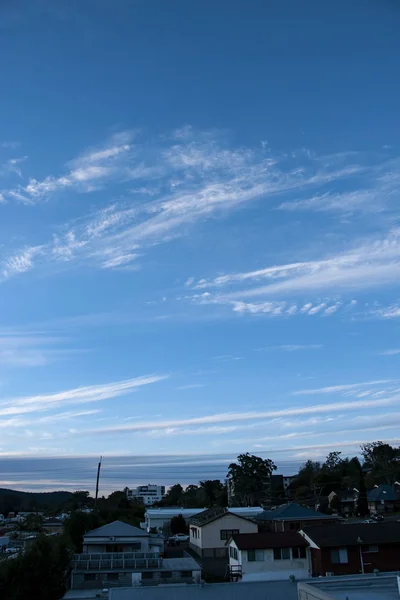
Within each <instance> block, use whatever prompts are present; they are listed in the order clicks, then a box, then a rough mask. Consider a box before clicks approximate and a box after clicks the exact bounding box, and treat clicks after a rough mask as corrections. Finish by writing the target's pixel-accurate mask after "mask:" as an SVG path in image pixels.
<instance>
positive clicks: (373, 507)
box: [367, 485, 397, 514]
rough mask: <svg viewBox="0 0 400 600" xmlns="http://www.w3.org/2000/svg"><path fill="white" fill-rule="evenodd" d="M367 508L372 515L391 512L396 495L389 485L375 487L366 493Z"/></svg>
mask: <svg viewBox="0 0 400 600" xmlns="http://www.w3.org/2000/svg"><path fill="white" fill-rule="evenodd" d="M367 499H368V508H369V510H370V512H371V513H372V514H376V513H385V512H392V511H393V510H394V508H395V504H396V501H397V494H396V492H395V490H394V488H393V487H392V486H391V485H376V486H375V487H374V488H373V489H372V490H369V491H368V493H367Z"/></svg>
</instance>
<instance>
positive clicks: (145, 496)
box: [126, 483, 165, 506]
mask: <svg viewBox="0 0 400 600" xmlns="http://www.w3.org/2000/svg"><path fill="white" fill-rule="evenodd" d="M164 496H165V485H154V484H152V483H149V484H148V485H139V486H138V487H136V488H132V489H129V488H126V497H127V498H128V500H136V502H141V503H142V504H144V505H145V506H152V505H153V504H156V503H157V502H161V500H162V499H163V498H164Z"/></svg>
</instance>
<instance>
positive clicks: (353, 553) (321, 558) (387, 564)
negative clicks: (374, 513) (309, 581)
mask: <svg viewBox="0 0 400 600" xmlns="http://www.w3.org/2000/svg"><path fill="white" fill-rule="evenodd" d="M371 527H372V525H371ZM347 556H348V563H345V564H336V563H332V560H331V549H330V548H323V549H322V550H317V549H315V548H311V562H312V575H313V577H318V576H321V575H322V576H324V575H325V573H327V572H331V573H334V575H355V574H358V573H361V558H360V547H359V546H347ZM362 558H363V562H364V572H365V573H373V571H374V569H378V570H379V571H382V572H385V571H397V570H399V569H400V541H399V543H398V544H387V545H380V546H379V545H378V552H366V551H365V550H363V552H362Z"/></svg>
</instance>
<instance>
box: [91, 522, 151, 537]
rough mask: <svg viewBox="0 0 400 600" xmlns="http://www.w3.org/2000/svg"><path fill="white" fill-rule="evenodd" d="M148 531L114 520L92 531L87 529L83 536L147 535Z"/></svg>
mask: <svg viewBox="0 0 400 600" xmlns="http://www.w3.org/2000/svg"><path fill="white" fill-rule="evenodd" d="M148 535H149V534H148V533H147V532H146V531H144V530H143V529H139V527H134V526H133V525H129V524H128V523H124V522H123V521H114V522H113V523H108V525H103V526H102V527H98V528H97V529H93V530H92V531H88V532H87V533H86V534H85V535H84V538H85V537H108V536H110V537H148Z"/></svg>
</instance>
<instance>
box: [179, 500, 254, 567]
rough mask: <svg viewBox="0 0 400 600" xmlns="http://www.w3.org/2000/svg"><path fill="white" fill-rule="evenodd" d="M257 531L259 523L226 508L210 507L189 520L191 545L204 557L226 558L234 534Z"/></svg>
mask: <svg viewBox="0 0 400 600" xmlns="http://www.w3.org/2000/svg"><path fill="white" fill-rule="evenodd" d="M257 531H258V525H257V523H255V522H254V521H250V520H249V519H246V518H244V517H242V516H239V515H237V514H233V513H232V512H231V511H230V510H228V509H226V508H219V507H217V508H209V509H207V510H203V511H202V512H201V513H199V514H198V515H196V516H195V517H192V518H191V519H190V520H189V533H190V547H191V549H192V550H193V551H194V552H196V553H197V554H198V555H199V556H201V557H203V558H225V557H227V556H228V548H227V545H226V543H227V541H228V540H229V539H230V538H231V537H232V536H234V535H237V534H238V533H257Z"/></svg>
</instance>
